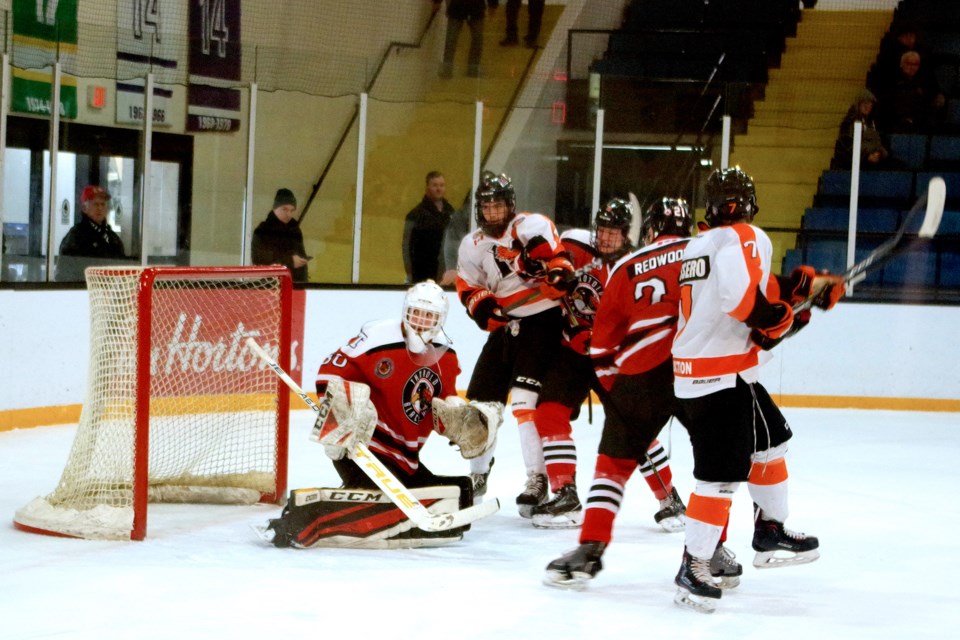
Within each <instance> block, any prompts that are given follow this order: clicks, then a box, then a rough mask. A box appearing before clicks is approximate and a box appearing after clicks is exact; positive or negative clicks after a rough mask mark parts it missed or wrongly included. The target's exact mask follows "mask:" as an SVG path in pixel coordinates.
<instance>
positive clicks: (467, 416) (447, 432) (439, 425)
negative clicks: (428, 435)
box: [432, 396, 503, 460]
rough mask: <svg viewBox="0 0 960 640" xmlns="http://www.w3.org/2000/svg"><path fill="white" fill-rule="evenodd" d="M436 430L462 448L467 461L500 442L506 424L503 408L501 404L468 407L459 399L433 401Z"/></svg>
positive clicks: (461, 451)
mask: <svg viewBox="0 0 960 640" xmlns="http://www.w3.org/2000/svg"><path fill="white" fill-rule="evenodd" d="M432 406H433V429H434V431H436V432H437V433H440V434H443V435H444V436H446V437H447V438H449V439H450V442H452V443H453V444H455V445H457V446H458V447H460V455H462V456H463V457H464V458H466V459H467V460H469V459H471V458H476V457H479V456H481V455H483V454H484V453H486V452H487V450H489V449H490V447H492V446H493V443H494V442H496V440H497V430H498V429H499V428H500V425H501V423H502V422H503V405H502V404H500V403H499V402H477V401H476V400H471V401H470V402H469V403H467V402H464V400H463V399H461V398H459V397H457V396H450V397H449V398H434V399H433V403H432Z"/></svg>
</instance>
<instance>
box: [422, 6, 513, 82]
mask: <svg viewBox="0 0 960 640" xmlns="http://www.w3.org/2000/svg"><path fill="white" fill-rule="evenodd" d="M488 4H489V6H490V11H491V12H492V11H493V10H495V9H496V8H497V6H498V5H499V4H500V0H447V37H446V42H445V43H444V47H443V64H441V65H440V77H441V78H452V77H453V59H454V57H455V56H456V53H457V40H459V39H460V30H461V29H462V28H463V25H464V23H466V24H467V26H469V27H470V53H469V54H468V58H467V75H468V76H470V77H471V78H477V77H479V76H480V57H481V56H482V55H483V18H484V14H485V13H486V10H487V5H488ZM433 6H434V11H436V10H438V9H439V8H440V0H433Z"/></svg>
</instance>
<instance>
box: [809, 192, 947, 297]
mask: <svg viewBox="0 0 960 640" xmlns="http://www.w3.org/2000/svg"><path fill="white" fill-rule="evenodd" d="M946 199H947V185H946V183H945V182H944V181H943V178H941V177H940V176H934V177H933V178H931V179H930V185H929V186H928V187H927V193H926V194H925V195H923V196H920V199H919V200H917V202H916V203H915V204H914V205H913V207H912V208H911V209H910V211H909V212H908V213H907V216H906V217H905V218H904V220H903V224H901V225H900V228H899V229H897V232H896V233H895V234H894V235H893V237H892V238H890V239H889V240H887V241H885V242H884V243H883V244H881V245H880V246H879V247H877V248H876V249H874V250H873V251H871V252H870V253H869V254H868V255H867V256H866V257H865V258H864V259H863V260H861V261H860V262H858V263H857V264H855V265H853V266H852V267H850V268H849V269H847V270H846V271H845V272H843V274H842V275H841V277H842V278H843V279H844V281H845V282H847V283H849V284H856V283H858V282H860V281H861V280H863V279H864V278H866V277H867V274H868V273H870V272H872V271H876V270H877V269H879V268H880V267H882V266H883V265H884V264H886V263H887V262H889V261H890V259H892V258H893V257H894V256H896V255H897V254H899V253H901V252H903V251H904V250H906V249H907V248H909V247H910V246H911V245H912V244H913V242H914V240H915V238H913V237H912V236H907V235H906V232H907V227H909V226H911V225H912V223H913V222H914V221H915V220H916V219H917V216H918V215H920V212H921V211H922V212H923V222H922V223H921V224H920V230H919V231H918V232H917V237H918V238H924V239H927V238H932V237H933V236H935V235H936V233H937V229H938V228H939V227H940V219H941V218H942V217H943V206H944V203H945V202H946ZM819 293H820V292H819V291H816V292H813V293H811V295H810V296H808V297H807V298H806V299H805V300H802V301H801V302H798V303H797V304H796V305H794V307H793V311H794V313H797V312H799V311H805V310H807V309H809V308H810V307H812V306H813V301H814V299H816V297H817V296H818V295H819Z"/></svg>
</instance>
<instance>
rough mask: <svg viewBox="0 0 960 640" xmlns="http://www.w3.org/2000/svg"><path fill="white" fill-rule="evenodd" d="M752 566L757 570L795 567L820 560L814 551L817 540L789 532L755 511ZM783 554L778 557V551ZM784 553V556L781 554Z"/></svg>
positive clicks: (761, 512)
mask: <svg viewBox="0 0 960 640" xmlns="http://www.w3.org/2000/svg"><path fill="white" fill-rule="evenodd" d="M753 527H754V528H753V550H754V551H756V552H757V555H756V556H754V558H753V566H755V567H756V568H757V569H773V568H775V567H786V566H788V565H794V564H807V563H808V562H813V561H814V560H816V559H817V558H819V557H820V552H819V551H817V549H818V548H819V547H820V541H819V540H817V539H816V538H815V537H814V536H808V535H806V534H803V533H798V532H795V531H790V530H789V529H786V528H784V526H783V523H782V522H777V521H775V520H766V519H765V518H764V517H763V511H761V510H760V509H757V515H756V520H755V521H754V525H753ZM778 551H780V552H782V553H781V555H777V552H778ZM784 554H786V555H784Z"/></svg>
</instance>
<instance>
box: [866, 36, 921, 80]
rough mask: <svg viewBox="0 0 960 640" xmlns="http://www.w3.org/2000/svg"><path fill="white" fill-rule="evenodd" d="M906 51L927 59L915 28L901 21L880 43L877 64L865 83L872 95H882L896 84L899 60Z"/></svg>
mask: <svg viewBox="0 0 960 640" xmlns="http://www.w3.org/2000/svg"><path fill="white" fill-rule="evenodd" d="M908 51H916V52H917V53H919V54H920V57H921V58H926V57H927V51H926V49H925V48H923V45H922V44H921V43H920V37H919V31H918V30H917V27H916V26H915V25H914V24H913V23H912V22H908V21H901V22H898V23H896V24H894V25H893V27H891V29H890V31H888V32H887V34H886V35H885V36H884V37H883V40H881V41H880V53H879V54H878V55H877V63H876V64H875V65H874V67H873V69H872V70H871V72H870V76H869V78H868V81H867V86H868V87H870V88H871V89H872V90H873V91H874V93H878V92H879V93H883V92H884V90H885V89H886V88H888V87H890V86H891V85H892V84H894V83H895V82H896V80H897V76H898V75H899V74H900V58H902V57H903V54H905V53H906V52H908ZM924 73H932V69H928V70H925V71H924Z"/></svg>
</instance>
